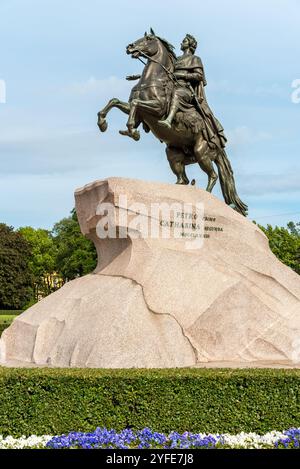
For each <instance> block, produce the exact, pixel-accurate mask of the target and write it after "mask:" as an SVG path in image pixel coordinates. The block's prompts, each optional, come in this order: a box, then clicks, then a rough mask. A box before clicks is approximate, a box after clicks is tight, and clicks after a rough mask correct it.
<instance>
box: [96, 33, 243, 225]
mask: <svg viewBox="0 0 300 469" xmlns="http://www.w3.org/2000/svg"><path fill="white" fill-rule="evenodd" d="M196 48H197V41H196V39H195V38H194V37H193V36H191V35H190V34H187V35H186V37H185V38H184V40H183V41H182V44H181V50H182V52H183V55H182V56H180V57H176V55H175V53H174V47H173V46H172V45H171V44H170V43H169V42H168V41H166V40H165V39H162V38H161V37H159V36H156V34H155V33H154V31H153V30H152V29H151V30H150V33H149V34H147V33H145V35H144V37H142V38H141V39H138V40H137V41H135V42H134V43H132V44H129V45H128V46H127V49H126V51H127V54H130V55H131V56H132V57H133V58H136V59H139V60H141V61H142V58H144V59H146V60H147V62H146V63H144V62H143V63H144V65H145V67H144V70H143V73H142V75H135V76H129V77H127V79H128V80H139V81H138V83H137V85H135V86H134V87H133V89H132V91H131V95H130V98H129V101H128V103H126V102H123V101H120V100H119V99H117V98H113V99H111V100H110V101H109V102H108V104H107V105H106V106H105V107H104V108H103V109H102V110H101V111H100V112H99V113H98V126H99V128H100V130H101V132H105V131H106V129H107V122H106V119H105V118H106V116H107V114H108V112H109V111H110V110H111V109H112V108H118V109H120V110H121V111H123V112H124V113H126V114H128V115H129V118H128V121H127V130H121V131H120V134H121V135H125V136H128V137H131V138H133V139H134V140H139V138H140V133H139V131H138V130H137V129H138V127H139V126H140V124H142V125H143V128H144V130H145V131H146V132H149V131H151V132H152V133H153V134H154V135H155V136H156V137H157V138H158V139H159V140H160V141H161V142H164V143H166V145H167V148H166V152H167V157H168V161H169V164H170V167H171V169H172V171H173V173H174V174H175V175H176V177H177V184H184V185H187V184H189V179H188V177H187V175H186V172H185V166H187V165H190V164H194V163H198V164H199V166H200V168H201V169H202V170H203V171H205V172H206V174H207V175H208V185H207V189H206V190H207V191H208V192H212V190H213V188H214V186H215V184H216V182H217V180H218V175H217V173H216V172H215V169H214V165H213V163H215V164H216V166H217V168H218V173H219V177H220V183H221V188H222V193H223V196H224V199H225V202H226V204H228V205H230V206H231V207H232V208H234V209H235V210H236V211H237V212H239V213H241V214H242V215H244V216H246V215H247V210H248V207H247V205H245V204H244V203H243V202H242V201H241V200H240V198H239V196H238V194H237V192H236V188H235V181H234V176H233V171H232V167H231V164H230V162H229V160H228V158H227V156H226V152H225V145H226V137H225V135H224V130H223V127H222V125H221V124H220V122H219V121H218V120H217V119H216V118H215V116H214V115H213V112H212V111H211V109H210V107H209V105H208V103H207V100H206V96H205V91H204V87H205V86H206V79H205V73H204V68H203V65H202V61H201V59H200V58H199V57H197V56H196V55H195V50H196Z"/></svg>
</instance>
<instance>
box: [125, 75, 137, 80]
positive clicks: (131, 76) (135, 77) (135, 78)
mask: <svg viewBox="0 0 300 469" xmlns="http://www.w3.org/2000/svg"><path fill="white" fill-rule="evenodd" d="M140 78H141V75H128V76H127V77H126V80H128V81H134V80H139V79H140Z"/></svg>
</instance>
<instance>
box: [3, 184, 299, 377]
mask: <svg viewBox="0 0 300 469" xmlns="http://www.w3.org/2000/svg"><path fill="white" fill-rule="evenodd" d="M120 195H121V196H124V195H126V197H127V205H126V206H125V205H124V206H122V205H120V200H122V198H121V199H120V197H119V196H120ZM75 196H76V209H77V214H78V218H79V222H80V226H81V229H82V232H83V233H84V234H85V235H86V236H87V237H89V238H90V239H92V240H93V242H94V243H95V246H96V248H97V251H98V258H99V263H98V266H97V269H96V271H95V273H93V274H90V275H87V276H85V277H83V278H79V279H76V280H74V281H72V282H69V283H68V284H66V285H65V286H64V287H63V288H61V289H60V290H58V291H57V292H55V293H53V294H52V295H50V296H49V297H47V298H45V299H44V300H42V301H41V302H39V303H38V304H37V305H35V306H33V307H32V308H30V309H29V310H27V311H26V312H25V313H23V314H22V315H21V316H19V317H18V318H17V319H15V321H14V322H13V324H12V325H11V326H10V327H9V328H8V329H7V330H6V331H4V333H3V335H2V338H1V341H0V351H1V361H2V363H3V364H10V363H18V362H19V363H20V364H21V363H22V364H24V363H27V364H37V365H45V364H48V365H52V366H63V367H69V366H73V367H75V366H78V367H104V368H117V367H118V368H130V367H146V368H151V367H186V366H215V365H216V364H218V365H219V366H222V364H224V365H225V364H226V365H228V364H230V365H231V366H298V361H300V277H299V276H298V275H297V274H296V273H294V272H293V271H292V270H291V269H289V268H288V267H286V266H285V265H283V264H282V263H281V262H280V261H278V260H277V259H276V257H275V256H274V255H273V254H272V252H271V251H270V249H269V245H268V240H267V238H266V237H265V235H264V234H263V233H262V232H261V230H259V228H258V227H257V226H256V225H254V224H253V223H252V222H251V221H250V220H247V219H245V218H244V217H242V216H241V215H239V214H238V213H236V212H235V211H234V210H232V209H231V208H230V207H228V206H226V205H225V204H224V203H223V202H222V201H220V200H218V199H217V198H216V197H214V196H212V195H211V194H208V193H207V192H205V191H203V190H200V189H196V188H194V187H181V186H173V185H169V184H158V183H146V182H144V181H137V180H128V179H121V178H111V179H108V180H104V181H96V182H95V183H92V184H89V185H87V186H85V187H84V188H83V189H79V190H78V191H76V194H75ZM103 202H110V203H112V204H113V205H114V207H115V214H116V218H115V219H116V220H117V221H118V220H119V218H118V215H120V213H121V212H122V214H123V215H124V213H125V212H126V215H127V222H126V223H128V224H129V223H130V220H132V217H133V216H134V215H135V214H134V213H133V212H132V210H131V207H132V204H133V203H140V204H144V205H143V206H144V207H146V208H150V204H151V203H164V202H167V203H174V202H178V203H181V204H184V203H185V204H188V203H189V204H194V205H195V204H197V203H199V202H201V203H202V204H203V206H204V215H205V222H204V225H205V232H204V233H206V236H207V237H205V238H204V240H203V246H202V247H201V248H198V249H194V250H189V249H186V239H183V238H182V239H175V238H172V239H151V238H147V239H142V238H138V239H137V238H136V231H138V230H139V228H138V226H137V227H136V230H135V236H133V231H129V236H128V238H127V239H107V240H101V239H99V237H98V236H97V234H96V227H97V223H98V222H99V220H100V218H101V215H99V210H98V207H99V204H100V203H103ZM179 215H180V214H177V216H179ZM143 216H144V217H145V218H146V219H147V220H148V221H150V222H151V220H150V219H151V214H150V210H146V211H144V213H143ZM125 218H126V217H125ZM122 220H124V217H123V218H122ZM128 226H129V225H128ZM122 227H123V228H124V226H117V228H118V229H120V228H122ZM208 236H209V237H208Z"/></svg>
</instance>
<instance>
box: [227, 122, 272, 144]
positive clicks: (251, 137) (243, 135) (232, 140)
mask: <svg viewBox="0 0 300 469" xmlns="http://www.w3.org/2000/svg"><path fill="white" fill-rule="evenodd" d="M226 133H227V137H228V143H229V146H239V145H247V144H249V143H257V142H262V141H266V140H271V139H272V135H271V134H270V133H269V132H265V131H263V130H259V131H257V130H253V129H251V128H250V127H247V126H246V125H242V126H239V127H236V128H235V129H232V130H229V131H228V132H226Z"/></svg>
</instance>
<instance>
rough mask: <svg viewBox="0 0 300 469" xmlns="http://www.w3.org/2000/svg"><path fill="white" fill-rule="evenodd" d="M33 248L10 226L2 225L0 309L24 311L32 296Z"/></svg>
mask: <svg viewBox="0 0 300 469" xmlns="http://www.w3.org/2000/svg"><path fill="white" fill-rule="evenodd" d="M30 258H31V247H30V244H29V243H28V242H27V241H26V239H25V238H24V237H23V236H22V235H21V233H18V232H16V231H14V229H13V228H12V227H10V226H7V225H5V224H4V223H0V309H22V308H23V307H24V306H25V305H26V303H27V302H28V301H29V300H30V298H31V296H32V275H31V269H30V266H29V262H30Z"/></svg>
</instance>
